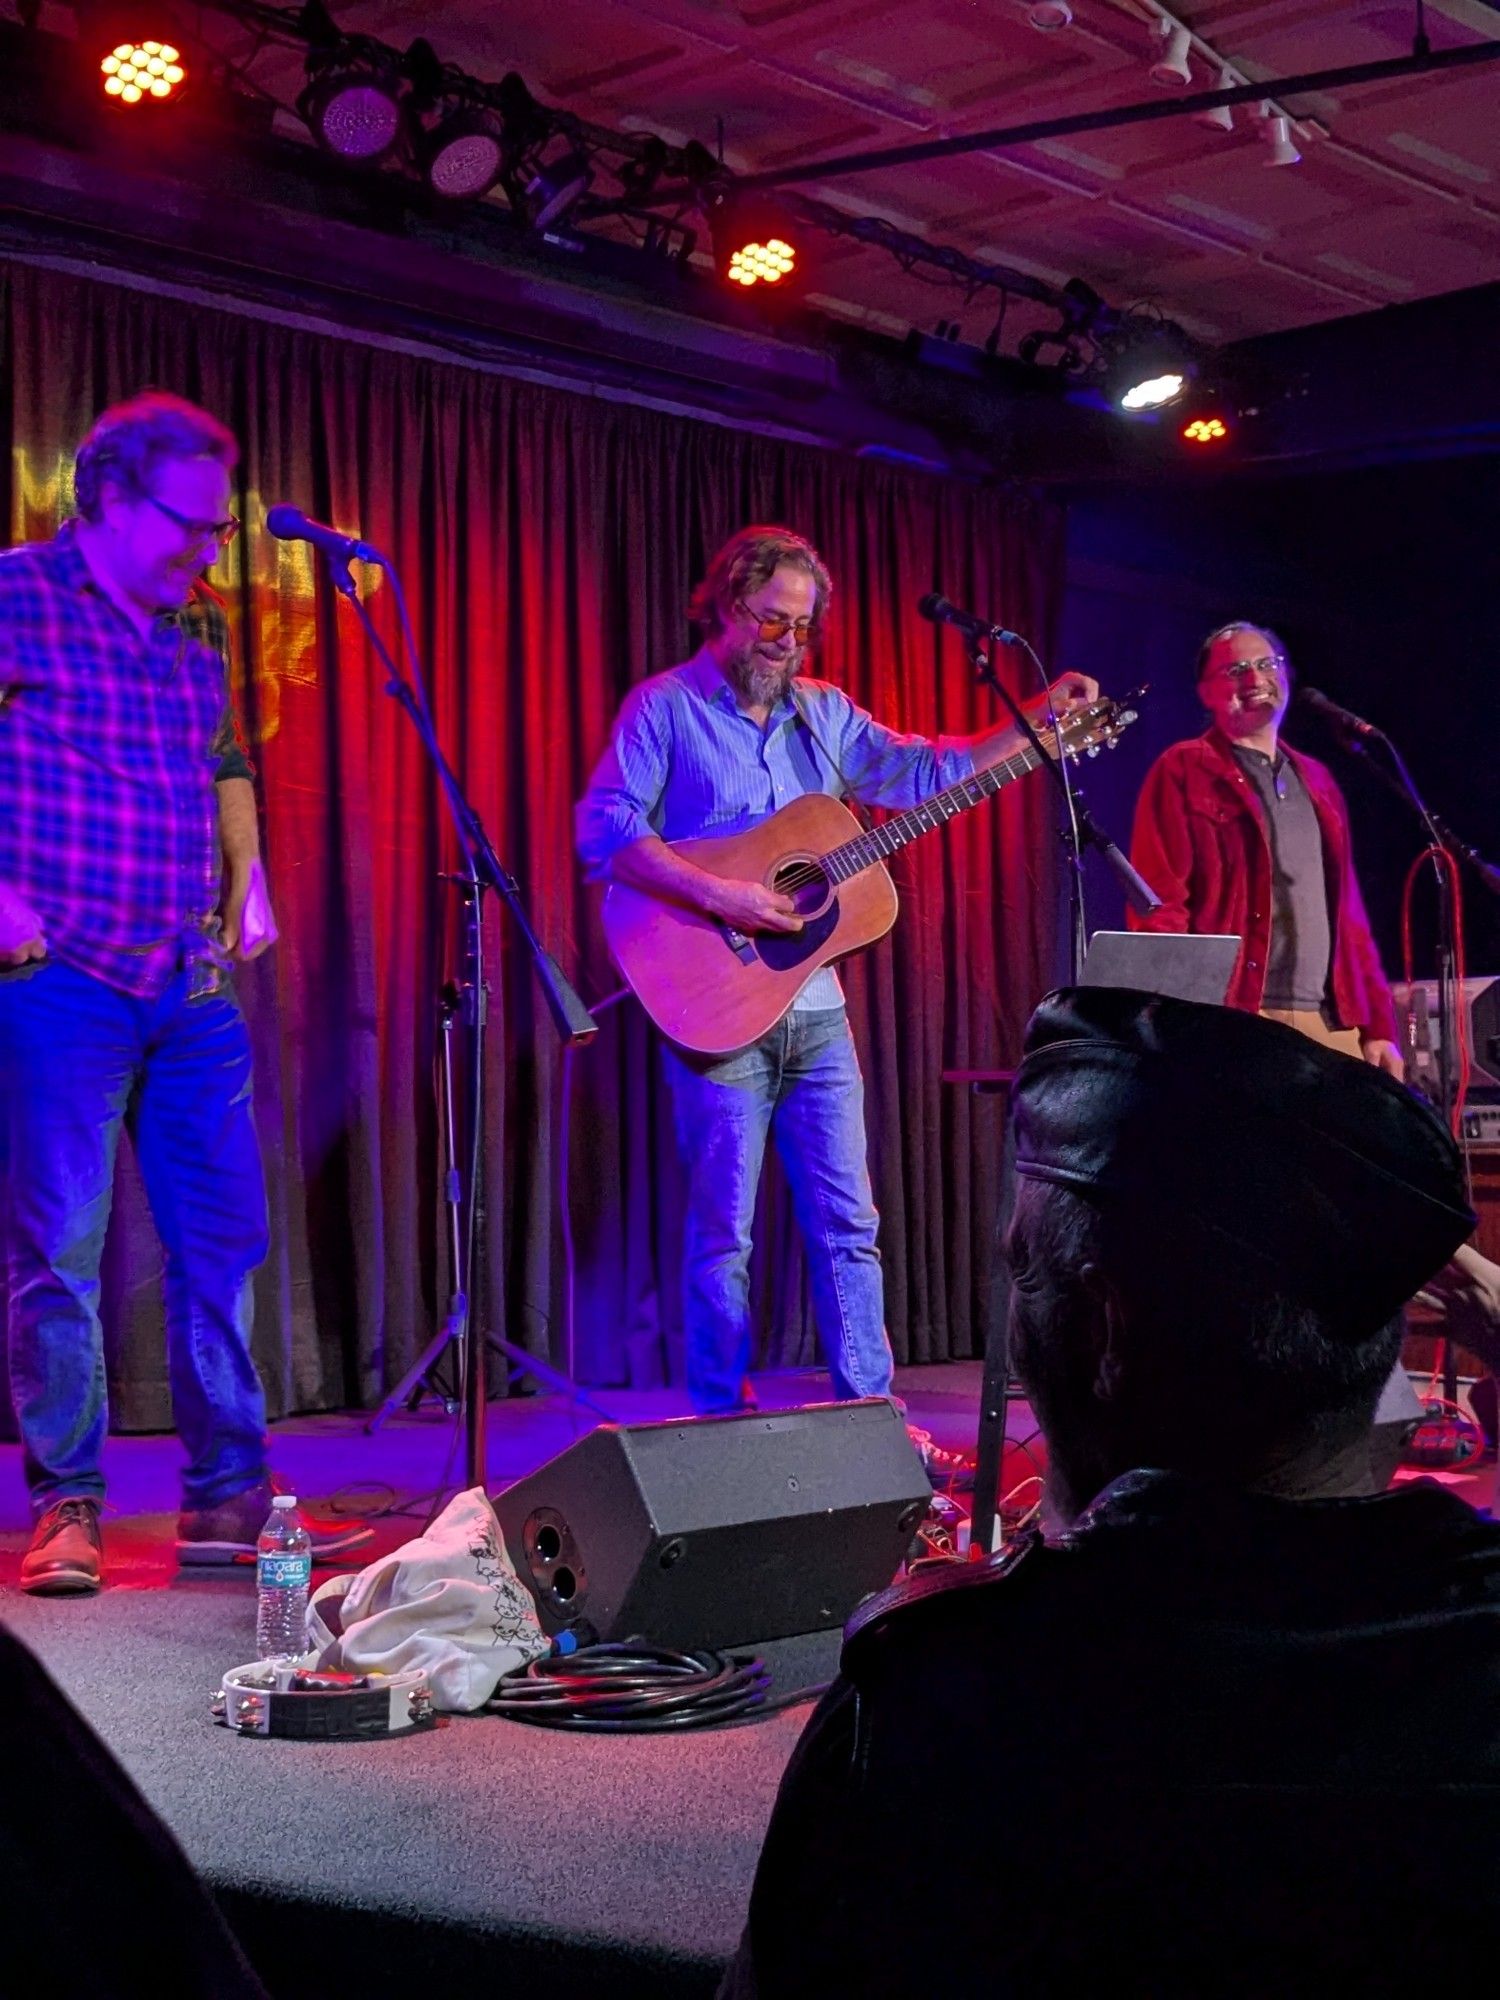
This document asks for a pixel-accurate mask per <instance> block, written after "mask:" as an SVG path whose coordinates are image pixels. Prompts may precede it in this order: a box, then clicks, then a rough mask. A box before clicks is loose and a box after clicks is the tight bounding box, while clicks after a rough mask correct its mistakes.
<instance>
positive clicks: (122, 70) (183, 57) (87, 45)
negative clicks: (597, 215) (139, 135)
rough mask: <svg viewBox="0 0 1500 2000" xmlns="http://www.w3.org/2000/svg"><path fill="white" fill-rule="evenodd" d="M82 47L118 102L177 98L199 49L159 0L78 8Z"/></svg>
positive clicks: (189, 77)
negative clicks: (196, 50) (195, 47)
mask: <svg viewBox="0 0 1500 2000" xmlns="http://www.w3.org/2000/svg"><path fill="white" fill-rule="evenodd" d="M78 32H79V38H80V49H81V51H82V53H83V54H84V55H85V57H86V59H87V61H88V62H89V63H90V65H91V66H92V68H93V72H94V75H95V76H96V77H97V78H98V80H99V86H100V88H101V89H102V91H103V93H104V95H105V96H106V97H107V98H108V99H109V100H110V102H111V103H113V104H118V105H122V106H124V105H130V106H138V105H146V104H167V103H172V102H175V101H176V100H177V99H178V98H180V97H181V96H182V94H183V92H184V91H185V90H186V89H187V88H188V86H189V84H190V83H191V82H192V80H193V71H194V69H195V66H196V52H195V51H194V50H193V45H191V44H190V43H189V41H188V39H187V37H186V36H185V35H184V33H183V30H182V24H181V22H180V21H179V20H178V18H177V15H176V14H175V13H174V11H173V10H172V9H171V8H170V7H169V6H162V5H159V4H155V0H133V3H132V0H126V4H124V5H114V4H108V5H84V6H81V7H80V8H79V9H78Z"/></svg>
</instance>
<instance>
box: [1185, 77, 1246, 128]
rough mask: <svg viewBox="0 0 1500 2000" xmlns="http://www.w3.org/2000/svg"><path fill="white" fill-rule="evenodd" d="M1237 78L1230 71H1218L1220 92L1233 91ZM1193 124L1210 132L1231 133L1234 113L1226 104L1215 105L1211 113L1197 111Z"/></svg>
mask: <svg viewBox="0 0 1500 2000" xmlns="http://www.w3.org/2000/svg"><path fill="white" fill-rule="evenodd" d="M1238 82H1239V78H1238V77H1237V76H1236V75H1235V73H1234V71H1233V70H1232V69H1221V70H1220V71H1219V88H1220V90H1233V89H1234V86H1235V85H1236V84H1237V83H1238ZM1193 121H1194V123H1195V124H1198V125H1202V126H1204V127H1205V128H1206V129H1207V130H1208V131H1210V132H1232V131H1233V130H1234V112H1233V110H1232V109H1231V107H1230V106H1229V105H1227V104H1216V105H1215V106H1214V107H1213V109H1212V110H1211V111H1197V112H1195V113H1194V114H1193Z"/></svg>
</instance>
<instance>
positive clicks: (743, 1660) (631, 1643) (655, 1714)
mask: <svg viewBox="0 0 1500 2000" xmlns="http://www.w3.org/2000/svg"><path fill="white" fill-rule="evenodd" d="M822 1692H823V1689H822V1687H821V1686H819V1687H807V1688H797V1689H795V1690H793V1691H792V1692H791V1693H789V1694H782V1695H776V1694H773V1693H772V1691H771V1676H770V1673H769V1672H768V1671H767V1669H766V1667H765V1665H764V1664H763V1663H762V1662H761V1661H760V1660H758V1659H756V1658H755V1657H754V1655H753V1654H742V1655H739V1656H736V1655H733V1654H729V1653H711V1652H706V1651H705V1652H698V1653H675V1652H672V1651H671V1650H670V1649H668V1648H667V1647H664V1646H652V1645H648V1644H647V1642H646V1641H645V1640H644V1639H627V1640H624V1641H623V1642H615V1643H611V1644H608V1645H597V1646H583V1647H580V1649H579V1650H578V1651H577V1652H576V1653H572V1654H568V1655H566V1656H564V1657H562V1658H549V1659H544V1660H533V1661H532V1663H531V1665H530V1666H528V1667H523V1668H521V1669H520V1670H519V1671H518V1672H516V1673H513V1674H506V1675H505V1677H504V1678H503V1679H502V1680H501V1682H500V1685H499V1686H498V1687H497V1688H496V1690H495V1692H494V1694H493V1695H492V1696H491V1697H490V1699H489V1701H488V1702H486V1703H485V1707H486V1709H487V1711H488V1712H489V1713H490V1714H491V1715H503V1716H506V1717H508V1718H509V1719H510V1720H511V1721H512V1722H530V1723H536V1724H539V1725H540V1726H541V1727H543V1728H546V1729H583V1730H593V1731H596V1732H600V1733H604V1734H611V1733H614V1734H621V1733H624V1732H626V1731H630V1732H638V1731H641V1730H668V1729H706V1728H712V1727H715V1726H722V1725H724V1724H729V1723H737V1722H758V1721H761V1720H762V1719H763V1718H764V1717H766V1716H768V1715H775V1714H778V1713H779V1712H780V1711H781V1710H782V1709H784V1708H790V1707H791V1706H792V1705H793V1704H794V1703H796V1702H799V1701H810V1700H812V1699H814V1698H815V1697H816V1696H818V1695H820V1694H821V1693H822Z"/></svg>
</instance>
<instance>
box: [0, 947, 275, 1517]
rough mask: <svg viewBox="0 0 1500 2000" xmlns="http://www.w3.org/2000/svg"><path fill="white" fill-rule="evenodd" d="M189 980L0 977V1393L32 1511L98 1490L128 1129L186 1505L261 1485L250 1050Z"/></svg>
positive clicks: (217, 1004)
mask: <svg viewBox="0 0 1500 2000" xmlns="http://www.w3.org/2000/svg"><path fill="white" fill-rule="evenodd" d="M188 984H189V975H188V973H186V972H183V973H180V974H179V975H178V976H177V977H176V978H175V979H174V980H173V982H172V984H171V985H170V986H169V987H168V988H167V990H166V991H165V993H163V994H162V995H161V996H160V997H159V998H158V999H155V1000H137V999H133V998H132V997H131V996H130V995H128V994H124V993H117V992H116V991H115V990H114V989H113V988H112V987H109V986H106V985H105V984H104V983H103V982H102V981H101V980H98V979H94V978H92V977H90V975H89V974H87V973H84V972H78V971H75V970H74V968H73V967H72V966H69V965H62V964H59V963H57V962H56V961H55V960H53V961H47V962H44V963H43V964H41V965H40V966H38V967H36V968H35V969H34V970H29V971H25V972H11V973H0V1202H3V1208H0V1223H3V1225H4V1226H3V1228H0V1240H3V1242H4V1247H5V1251H6V1279H7V1286H6V1291H7V1298H8V1320H9V1333H10V1341H9V1352H10V1383H11V1396H12V1400H13V1402H14V1404H15V1411H16V1420H17V1422H18V1424H19V1425H20V1430H21V1439H22V1443H23V1445H24V1447H25V1461H26V1478H27V1482H28V1484H29V1486H30V1488H31V1496H32V1503H33V1505H34V1506H35V1507H36V1509H37V1511H38V1512H40V1511H41V1510H42V1509H43V1508H44V1507H49V1506H51V1505H52V1504H53V1502H55V1501H57V1500H62V1499H66V1498H67V1497H68V1496H70V1495H75V1494H78V1495H83V1496H84V1497H86V1498H88V1499H99V1498H101V1497H102V1495H103V1492H104V1478H103V1473H102V1471H101V1467H100V1457H101V1453H102V1451H103V1448H104V1439H105V1434H106V1432H107V1430H108V1427H109V1412H108V1408H107V1404H106V1398H105V1380H104V1342H103V1336H102V1332H101V1329H100V1325H99V1261H100V1258H101V1256H102V1255H103V1251H104V1232H105V1226H106V1224H107V1223H108V1221H109V1208H110V1197H111V1193H112V1190H113V1183H114V1170H115V1149H116V1146H117V1144H118V1142H119V1137H120V1127H121V1125H122V1124H124V1123H125V1122H126V1121H127V1120H128V1121H129V1124H130V1128H131V1134H132V1137H133V1138H134V1140H135V1145H136V1152H137V1155H138V1157H139V1160H140V1167H141V1176H142V1179H143V1180H144V1182H145V1185H146V1193H147V1196H148V1198H149V1200H150V1203H151V1213H152V1217H153V1219H154V1220H155V1223H156V1228H157V1233H158V1234H159V1236H160V1237H161V1241H162V1248H163V1250H164V1251H165V1254H166V1307H167V1313H166V1319H167V1367H168V1379H169V1381H170V1383H171V1388H172V1409H173V1415H174V1417H175V1419H176V1422H177V1428H178V1431H179V1433H180V1434H181V1437H182V1441H183V1444H184V1446H185V1447H186V1450H187V1454H188V1465H187V1468H186V1470H185V1471H184V1474H183V1482H182V1483H183V1498H184V1504H185V1505H187V1506H189V1507H211V1506H215V1505H217V1504H218V1503H219V1502H220V1501H222V1500H226V1499H228V1498H230V1497H231V1496H232V1495H233V1494H235V1493H238V1492H240V1491H241V1490H242V1489H243V1488H245V1487H247V1486H253V1485H255V1484H256V1482H257V1481H258V1480H260V1479H261V1478H262V1477H263V1476H264V1473H265V1463H266V1440H265V1425H266V1408H265V1397H264V1395H263V1394H262V1391H261V1386H260V1380H259V1378H258V1376H257V1375H256V1372H255V1364H254V1363H253V1362H252V1360H251V1359H250V1316H251V1301H252V1295H251V1277H252V1274H253V1273H254V1271H255V1268H256V1266H257V1265H258V1264H260V1263H261V1261H262V1260H263V1258H264V1257H265V1254H266V1247H267V1221H266V1193H265V1182H264V1180H263V1178H262V1175H261V1164H260V1150H259V1147H258V1146H257V1145H256V1140H255V1127H254V1124H253V1123H252V1120H251V1115H250V1037H249V1035H248V1033H247V1031H246V1028H245V1021H244V1017H243V1015H242V1014H241V1013H240V1010H239V1004H238V1002H237V1001H236V1000H235V998H234V996H233V995H232V994H231V993H227V992H226V993H215V994H209V995H207V996H206V997H202V998H198V999H191V1000H190V999H189V998H188V997H187V994H188Z"/></svg>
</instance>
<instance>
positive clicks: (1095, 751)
mask: <svg viewBox="0 0 1500 2000" xmlns="http://www.w3.org/2000/svg"><path fill="white" fill-rule="evenodd" d="M1088 754H1089V755H1090V756H1091V757H1097V756H1098V755H1099V745H1098V744H1097V743H1091V744H1090V745H1089V752H1088Z"/></svg>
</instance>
